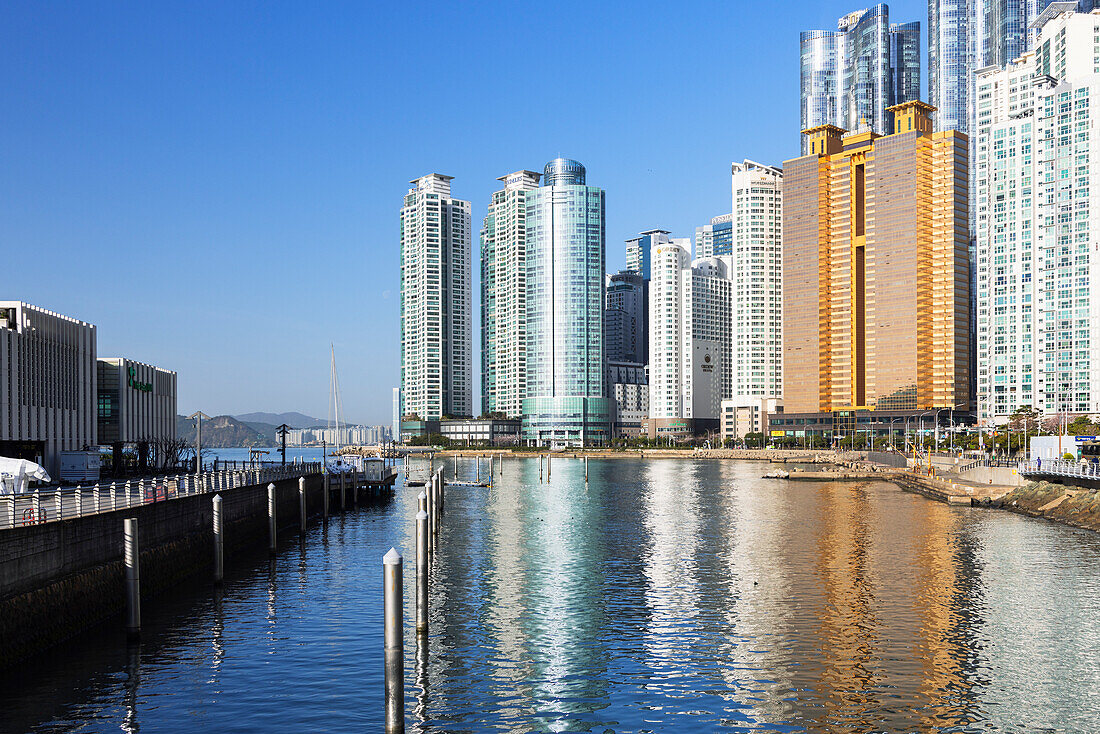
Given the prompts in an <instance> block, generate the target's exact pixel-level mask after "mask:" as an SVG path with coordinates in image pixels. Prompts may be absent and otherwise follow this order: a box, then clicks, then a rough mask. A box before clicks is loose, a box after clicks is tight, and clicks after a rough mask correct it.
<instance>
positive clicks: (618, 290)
mask: <svg viewBox="0 0 1100 734" xmlns="http://www.w3.org/2000/svg"><path fill="white" fill-rule="evenodd" d="M648 316H649V281H647V280H646V279H645V278H643V277H642V276H641V275H639V274H638V273H636V272H634V271H632V270H623V271H621V272H618V273H615V274H614V275H608V276H607V295H606V307H605V309H604V312H603V333H604V355H605V356H606V357H607V360H608V361H609V362H639V363H641V364H646V363H648V362H649V328H648V326H647V324H646V320H647V317H648Z"/></svg>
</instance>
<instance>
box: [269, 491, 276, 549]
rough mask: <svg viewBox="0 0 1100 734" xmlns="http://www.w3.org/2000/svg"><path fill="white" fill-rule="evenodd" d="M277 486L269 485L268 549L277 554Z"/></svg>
mask: <svg viewBox="0 0 1100 734" xmlns="http://www.w3.org/2000/svg"><path fill="white" fill-rule="evenodd" d="M275 532H276V531H275V484H274V483H272V484H269V485H267V549H268V550H269V551H271V552H272V553H274V552H275Z"/></svg>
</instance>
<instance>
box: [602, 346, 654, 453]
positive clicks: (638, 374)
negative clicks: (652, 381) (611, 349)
mask: <svg viewBox="0 0 1100 734" xmlns="http://www.w3.org/2000/svg"><path fill="white" fill-rule="evenodd" d="M605 381H606V383H607V397H608V400H609V405H610V408H611V434H612V436H613V437H614V438H637V437H638V436H639V435H641V433H642V421H644V420H645V419H646V417H647V416H648V415H649V375H648V370H647V368H646V365H644V364H642V363H640V362H625V361H615V360H611V359H608V361H607V378H606V380H605Z"/></svg>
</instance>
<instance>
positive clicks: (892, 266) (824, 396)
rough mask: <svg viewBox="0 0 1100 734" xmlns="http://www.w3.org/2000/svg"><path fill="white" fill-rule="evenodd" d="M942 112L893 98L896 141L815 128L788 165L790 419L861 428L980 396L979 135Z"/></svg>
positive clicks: (844, 431)
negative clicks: (975, 302) (974, 232)
mask: <svg viewBox="0 0 1100 734" xmlns="http://www.w3.org/2000/svg"><path fill="white" fill-rule="evenodd" d="M931 111H932V108H931V107H930V106H929V105H926V104H924V103H923V102H907V103H905V104H901V105H898V106H896V107H894V108H893V109H892V110H891V112H892V113H893V115H894V121H895V127H894V132H893V133H892V134H890V135H887V136H884V137H880V136H878V135H876V134H875V133H873V132H872V131H870V130H868V129H864V130H860V131H857V132H855V133H853V134H850V135H845V134H844V131H843V130H840V129H837V128H835V127H832V126H821V127H817V128H813V129H810V130H807V131H806V136H807V137H808V138H809V148H810V150H811V151H813V152H812V153H811V155H808V156H803V157H801V158H796V159H794V160H791V161H787V162H786V164H784V167H783V208H784V216H783V399H784V405H785V407H784V411H785V416H784V418H783V419H782V420H784V421H791V420H797V421H799V422H801V423H802V425H807V424H806V423H805V422H804V421H807V420H809V421H811V422H812V423H816V424H817V425H818V426H820V425H821V424H831V425H829V430H831V431H832V432H833V435H834V437H835V436H851V435H853V433H854V431H855V430H856V426H857V425H858V424H859V423H864V425H863V426H859V430H865V429H868V428H872V427H875V422H876V421H877V423H878V426H879V427H881V426H888V419H889V418H890V417H891V416H901V415H913V414H916V413H918V412H919V411H927V410H929V409H934V408H949V409H954V408H955V407H956V406H961V408H960V409H962V410H965V409H966V407H967V405H968V404H969V401H970V396H969V395H968V384H969V360H970V355H969V323H968V319H969V260H968V257H967V246H968V236H967V231H966V229H967V227H966V221H967V175H966V166H967V139H966V136H964V135H961V134H959V133H957V132H955V131H946V132H933V130H932V122H931V118H930V116H929V114H930V112H931ZM866 411H872V413H871V415H870V416H868V417H866V418H857V413H859V412H866ZM792 413H802V414H804V415H803V416H802V417H801V418H792V416H791V414H792ZM884 414H885V418H886V420H884ZM945 417H946V415H945ZM886 430H890V429H889V427H887V428H886Z"/></svg>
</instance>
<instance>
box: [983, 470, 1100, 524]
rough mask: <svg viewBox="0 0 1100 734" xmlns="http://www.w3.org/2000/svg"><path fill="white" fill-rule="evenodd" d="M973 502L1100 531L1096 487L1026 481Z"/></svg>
mask: <svg viewBox="0 0 1100 734" xmlns="http://www.w3.org/2000/svg"><path fill="white" fill-rule="evenodd" d="M975 504H981V505H983V506H989V507H999V508H1001V509H1004V510H1008V511H1010V512H1018V513H1020V514H1021V515H1028V516H1030V517H1044V518H1046V519H1048V520H1053V521H1055V522H1060V523H1062V524H1064V525H1072V526H1073V527H1077V528H1085V529H1087V530H1100V490H1098V489H1086V488H1083V487H1069V486H1066V485H1063V484H1051V483H1049V482H1030V483H1028V484H1025V485H1024V486H1022V487H1017V488H1015V489H1013V490H1012V491H1010V492H1008V493H1007V494H1005V495H1003V496H1001V497H998V498H996V499H989V500H982V501H981V502H976V503H975Z"/></svg>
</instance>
